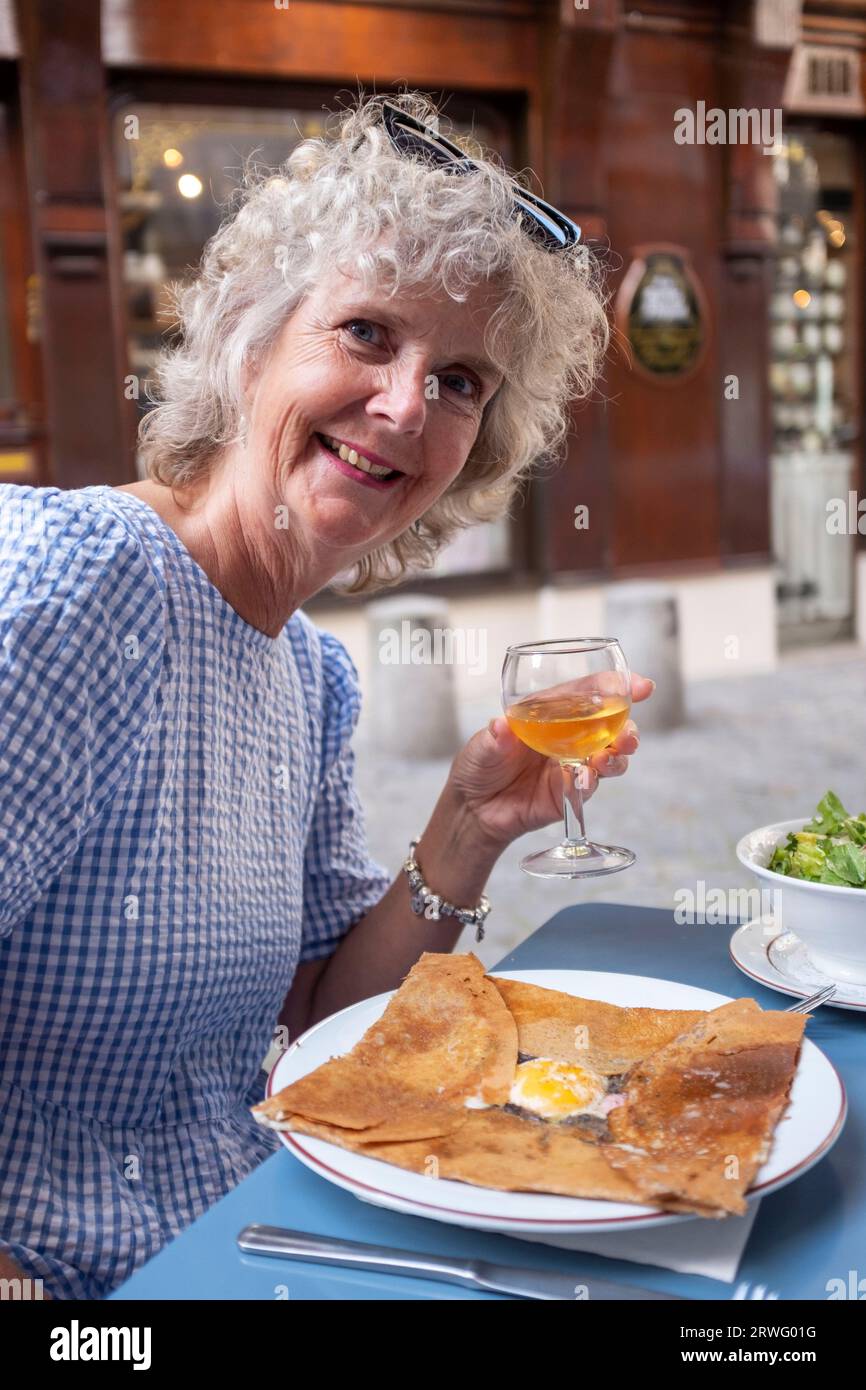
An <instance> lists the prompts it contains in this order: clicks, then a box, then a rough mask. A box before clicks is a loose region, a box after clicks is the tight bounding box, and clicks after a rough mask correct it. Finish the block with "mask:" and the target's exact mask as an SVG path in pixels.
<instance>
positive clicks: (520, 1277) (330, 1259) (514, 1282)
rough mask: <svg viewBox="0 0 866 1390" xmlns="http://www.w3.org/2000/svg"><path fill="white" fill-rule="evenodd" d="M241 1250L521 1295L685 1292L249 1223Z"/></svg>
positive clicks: (625, 1296) (608, 1296)
mask: <svg viewBox="0 0 866 1390" xmlns="http://www.w3.org/2000/svg"><path fill="white" fill-rule="evenodd" d="M238 1245H239V1246H240V1248H241V1250H245V1251H247V1252H248V1253H249V1254H253V1255H279V1256H281V1257H282V1258H284V1259H289V1260H308V1261H311V1262H312V1263H314V1264H329V1265H341V1266H343V1267H344V1268H348V1269H368V1270H373V1271H376V1272H377V1273H386V1274H403V1275H406V1276H407V1277H408V1278H410V1279H435V1280H439V1281H441V1282H442V1283H446V1284H461V1285H463V1287H464V1288H470V1289H488V1290H492V1291H494V1292H496V1293H507V1294H513V1295H516V1296H517V1297H518V1298H545V1299H569V1300H570V1301H574V1300H578V1301H582V1300H583V1299H587V1300H588V1301H590V1302H592V1301H593V1300H595V1301H596V1302H598V1301H600V1300H606V1301H612V1300H623V1301H633V1300H637V1299H677V1300H679V1301H684V1300H681V1299H680V1295H679V1294H674V1293H661V1292H659V1291H658V1290H657V1289H641V1288H638V1287H636V1286H635V1285H632V1284H611V1283H609V1282H608V1281H607V1280H606V1279H581V1278H580V1277H579V1276H578V1275H575V1274H560V1273H554V1272H552V1271H550V1270H544V1269H526V1268H522V1267H521V1266H519V1265H502V1264H494V1263H492V1262H491V1261H489V1260H460V1259H455V1258H453V1257H450V1256H442V1255H425V1254H421V1253H418V1252H417V1251H414V1250H395V1249H392V1248H391V1247H390V1246H387V1245H367V1244H365V1243H364V1242H362V1241H359V1240H338V1239H336V1238H335V1237H333V1236H313V1235H310V1234H309V1233H308V1232H306V1231H287V1230H284V1229H283V1228H282V1227H280V1226H259V1225H253V1226H245V1227H244V1229H243V1230H242V1231H241V1233H240V1235H239V1236H238Z"/></svg>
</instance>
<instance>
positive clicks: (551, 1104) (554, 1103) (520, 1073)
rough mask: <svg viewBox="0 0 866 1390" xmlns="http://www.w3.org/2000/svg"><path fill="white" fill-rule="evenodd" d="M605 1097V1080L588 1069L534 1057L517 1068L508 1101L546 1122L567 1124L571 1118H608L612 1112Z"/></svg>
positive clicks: (574, 1064) (549, 1058)
mask: <svg viewBox="0 0 866 1390" xmlns="http://www.w3.org/2000/svg"><path fill="white" fill-rule="evenodd" d="M606 1096H607V1082H606V1080H605V1078H604V1077H603V1076H599V1075H598V1073H597V1072H594V1071H590V1070H589V1068H588V1067H579V1066H577V1065H576V1063H573V1062H561V1061H560V1062H557V1061H555V1060H554V1059H553V1058H551V1057H531V1058H530V1060H529V1061H528V1062H521V1063H520V1064H519V1065H518V1067H517V1070H516V1072H515V1074H514V1081H513V1083H512V1086H511V1095H510V1096H509V1100H510V1103H511V1104H512V1105H519V1106H520V1107H521V1109H522V1110H530V1111H531V1112H532V1113H533V1114H534V1115H540V1116H541V1117H542V1118H543V1119H545V1120H567V1119H570V1118H571V1116H572V1115H593V1114H595V1115H603V1114H605V1113H606V1111H607V1109H609V1108H610V1107H609V1105H603V1102H604V1101H605V1099H606Z"/></svg>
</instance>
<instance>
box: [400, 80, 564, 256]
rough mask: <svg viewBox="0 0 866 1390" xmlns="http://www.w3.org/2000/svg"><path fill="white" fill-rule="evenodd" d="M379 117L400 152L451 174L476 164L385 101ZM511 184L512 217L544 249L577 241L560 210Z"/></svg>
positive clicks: (453, 145)
mask: <svg viewBox="0 0 866 1390" xmlns="http://www.w3.org/2000/svg"><path fill="white" fill-rule="evenodd" d="M382 119H383V121H384V125H385V129H386V130H387V132H388V134H389V136H390V137H391V143H392V144H393V145H394V148H395V149H397V150H399V152H400V153H401V154H406V155H410V156H418V157H420V158H422V159H427V160H428V161H429V162H430V163H432V164H437V165H444V164H447V165H448V166H449V168H450V169H451V170H452V171H453V172H454V173H455V174H469V173H471V172H472V171H473V170H475V169H477V168H478V167H479V166H478V164H476V162H475V161H474V160H472V159H470V158H469V156H468V155H467V154H466V153H465V151H463V150H461V149H460V147H459V146H458V145H455V144H453V143H452V142H451V141H450V140H446V139H445V137H444V135H439V134H437V132H436V131H435V130H431V128H430V126H427V125H424V122H423V121H419V120H418V118H417V117H416V116H412V115H410V114H409V112H408V111H403V110H401V108H400V107H399V106H392V105H391V103H390V102H389V101H386V102H383V103H382ZM513 187H514V194H513V197H514V214H515V216H516V217H519V218H520V219H521V221H522V222H523V225H524V228H525V230H526V231H527V232H528V233H529V235H530V236H531V237H533V238H534V240H535V241H537V242H538V243H539V244H540V245H541V246H543V247H544V248H545V250H546V251H562V250H564V249H565V248H566V247H567V246H574V244H575V243H576V242H578V241H579V240H580V228H579V227H578V225H577V223H576V222H572V220H571V218H570V217H566V215H565V213H564V212H560V211H559V209H558V208H555V207H552V206H551V204H550V203H545V202H544V201H543V200H542V199H541V198H536V196H535V194H534V193H529V192H527V190H526V189H525V188H521V187H520V186H519V185H518V184H516V183H515V184H514V185H513Z"/></svg>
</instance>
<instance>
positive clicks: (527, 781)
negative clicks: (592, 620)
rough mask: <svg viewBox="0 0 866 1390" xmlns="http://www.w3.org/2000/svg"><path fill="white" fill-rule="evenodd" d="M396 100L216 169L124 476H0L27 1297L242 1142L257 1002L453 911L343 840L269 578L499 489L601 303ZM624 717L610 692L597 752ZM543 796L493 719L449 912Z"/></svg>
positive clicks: (522, 202) (303, 679) (308, 568)
mask: <svg viewBox="0 0 866 1390" xmlns="http://www.w3.org/2000/svg"><path fill="white" fill-rule="evenodd" d="M397 106H398V108H399V109H402V110H403V111H404V112H405V113H406V114H407V117H409V119H407V120H406V122H405V128H404V127H403V126H401V125H400V122H399V121H398V122H396V123H395V120H394V113H393V111H392V112H390V113H389V112H388V109H387V107H386V106H385V105H384V104H383V102H382V101H381V99H373V100H370V101H366V102H360V103H359V104H358V106H357V108H356V109H353V110H351V111H349V112H346V113H344V114H343V115H342V116H341V118H340V119H339V121H338V122H337V124H336V129H335V131H334V133H333V136H332V137H331V138H327V139H317V140H308V141H306V142H304V143H303V144H301V145H300V146H299V147H298V148H297V149H296V150H295V151H294V153H293V154H292V155H291V157H290V158H289V159H288V161H287V163H286V164H285V166H284V167H283V169H282V170H281V171H280V174H279V176H277V177H267V176H265V175H256V174H253V175H249V176H248V186H247V188H246V196H245V198H244V199H243V203H242V206H241V208H240V210H239V211H237V213H236V214H235V215H234V216H233V217H232V218H230V219H229V220H228V221H227V222H226V223H225V224H224V225H223V226H222V228H221V229H220V231H219V232H218V233H217V235H216V236H215V237H214V238H213V239H212V240H211V241H210V242H209V243H208V245H207V247H206V249H205V252H204V256H203V260H202V264H201V268H200V273H199V274H198V276H197V278H196V279H195V281H194V282H193V283H191V284H190V285H188V286H187V287H186V288H184V289H182V290H181V291H180V292H179V296H178V312H179V320H180V325H181V328H182V341H181V343H180V345H179V346H177V347H175V348H174V350H171V351H169V352H167V354H166V355H165V358H164V360H163V362H162V365H161V368H160V374H159V386H160V392H159V395H160V403H159V404H158V405H157V407H156V408H155V409H154V410H153V411H152V412H151V413H150V414H149V415H148V416H147V418H146V419H145V420H144V422H143V424H142V429H141V436H142V438H141V445H142V451H143V456H144V458H145V460H146V462H147V466H148V475H149V476H148V479H147V480H146V481H143V482H139V483H134V484H131V485H129V486H126V487H117V488H115V487H108V486H95V487H84V488H80V489H75V490H72V491H61V490H59V489H56V488H41V489H40V488H28V487H13V486H10V485H7V486H4V487H2V488H0V493H2V517H3V524H2V528H0V529H2V541H0V557H2V563H0V633H2V648H0V689H2V695H3V706H4V717H3V721H2V728H0V767H2V787H0V837H2V845H0V847H2V862H0V961H2V968H0V992H2V1009H0V1026H2V1031H3V1045H2V1060H0V1089H2V1139H0V1149H2V1154H3V1163H2V1171H0V1238H2V1241H0V1249H2V1251H3V1257H2V1258H3V1261H4V1266H3V1267H4V1270H5V1272H6V1273H7V1274H8V1273H9V1271H15V1270H17V1271H18V1272H19V1273H23V1274H24V1275H26V1276H29V1277H30V1278H41V1279H42V1280H43V1283H44V1288H45V1291H46V1292H47V1293H48V1294H49V1295H51V1296H53V1297H59V1298H64V1297H84V1298H97V1297H100V1296H102V1295H104V1294H106V1293H107V1292H108V1291H109V1290H110V1289H112V1288H114V1287H115V1286H116V1285H118V1284H120V1283H121V1282H122V1281H123V1280H125V1279H127V1278H128V1277H129V1275H130V1274H131V1273H132V1272H133V1270H134V1269H135V1268H136V1267H137V1266H138V1265H140V1264H141V1263H142V1262H143V1261H145V1260H147V1259H149V1258H150V1257H151V1256H152V1255H154V1254H155V1253H156V1252H157V1251H158V1250H159V1249H160V1247H161V1246H162V1245H164V1244H165V1243H166V1241H168V1240H170V1239H171V1238H172V1236H174V1235H175V1234H177V1232H179V1231H180V1230H182V1229H183V1227H185V1226H186V1225H187V1224H188V1223H189V1222H191V1221H192V1220H193V1219H194V1218H195V1217H197V1216H199V1215H201V1213H202V1212H204V1211H205V1210H206V1209H207V1208H208V1207H209V1206H210V1205H211V1204H212V1203H213V1202H215V1201H216V1200H217V1199H218V1198H219V1197H221V1196H222V1195H223V1194H224V1193H226V1192H227V1191H228V1190H229V1189H230V1188H231V1187H233V1186H234V1185H235V1184H236V1183H237V1182H239V1181H240V1179H242V1178H243V1177H244V1176H245V1175H246V1174H247V1173H249V1172H250V1170H251V1169H252V1168H254V1167H255V1166H256V1165H257V1164H258V1163H260V1162H261V1161H262V1159H263V1158H265V1157H266V1156H267V1155H268V1154H269V1153H271V1152H272V1151H273V1150H274V1149H275V1148H276V1147H278V1143H279V1141H278V1139H277V1136H276V1135H275V1134H272V1133H270V1132H269V1131H267V1130H264V1129H262V1128H261V1127H260V1126H258V1125H257V1124H256V1123H255V1121H254V1120H253V1118H252V1117H251V1115H250V1106H251V1105H252V1104H254V1103H255V1102H256V1101H258V1100H260V1099H261V1098H262V1095H263V1079H264V1078H263V1072H262V1059H263V1057H264V1055H265V1053H266V1052H267V1050H268V1046H269V1043H270V1042H271V1040H272V1037H273V1033H274V1028H275V1025H276V1024H277V1022H278V1019H279V1020H281V1021H282V1022H283V1023H285V1024H286V1025H287V1026H288V1029H289V1032H290V1035H291V1036H294V1035H297V1034H298V1033H299V1032H300V1031H302V1030H303V1029H305V1028H307V1027H308V1026H309V1025H310V1024H312V1023H315V1022H316V1021H317V1020H319V1019H321V1018H324V1017H325V1016H327V1015H328V1014H331V1013H333V1012H334V1011H335V1010H337V1009H341V1008H343V1007H344V1006H346V1005H348V1004H351V1003H353V1002H354V1001H356V1000H359V999H363V998H365V997H368V996H370V995H372V994H376V993H379V992H380V991H383V990H389V989H393V988H396V987H397V986H398V985H399V984H400V982H401V981H402V979H403V978H404V976H405V975H406V973H407V971H408V970H409V969H410V967H411V966H412V965H413V964H414V962H415V961H416V960H417V959H418V957H419V956H420V955H421V953H422V952H424V951H451V950H452V949H453V948H454V946H455V944H456V942H457V939H458V937H459V935H460V931H461V929H462V923H461V922H460V921H459V920H457V919H455V918H454V917H443V918H442V919H441V920H438V921H436V920H428V919H427V918H425V917H423V916H418V915H416V914H415V911H413V908H412V906H411V903H410V892H409V886H408V883H407V878H406V876H405V875H403V874H402V873H401V874H399V875H398V877H397V878H396V879H395V880H394V882H390V876H389V875H388V874H386V873H385V871H384V870H383V869H382V868H380V867H379V866H378V865H377V864H376V863H374V862H371V860H370V856H369V853H368V850H367V847H366V843H365V835H364V827H363V818H362V812H361V808H360V805H359V803H358V799H357V796H356V793H355V790H354V787H353V780H352V777H353V758H352V748H351V739H352V733H353V729H354V727H355V724H356V720H357V717H358V710H359V694H358V685H357V676H356V672H355V669H354V667H353V665H352V662H351V661H350V659H349V657H348V655H347V653H346V651H345V649H344V648H343V647H342V646H341V645H340V643H339V642H337V641H336V640H335V639H334V638H333V637H331V636H329V635H328V634H327V633H325V632H320V631H319V630H318V629H317V628H316V627H314V626H313V624H312V623H311V622H310V620H309V619H308V618H307V617H306V616H305V615H304V613H303V612H302V605H303V604H304V602H305V600H307V599H308V598H309V597H310V595H312V594H315V593H317V592H318V591H319V590H321V589H322V588H323V587H324V586H326V585H328V584H331V583H332V581H334V580H335V578H337V577H338V576H339V577H340V583H341V584H342V587H343V588H344V589H345V590H346V591H347V592H352V593H369V592H372V591H373V590H374V589H376V588H382V587H383V586H385V585H387V584H392V583H394V582H395V581H397V580H399V579H401V578H402V577H403V576H404V575H405V574H407V573H408V572H409V571H410V570H411V569H417V568H419V567H420V568H423V567H424V566H425V565H429V564H430V562H431V561H432V559H433V557H434V556H435V554H436V553H437V551H438V550H439V548H440V547H441V546H442V545H443V544H444V543H445V542H446V541H448V540H449V539H450V538H451V537H453V536H454V535H455V534H456V533H457V531H458V530H459V529H460V528H462V527H466V526H469V525H472V524H473V523H476V522H478V521H480V520H484V519H490V518H495V517H499V516H502V515H503V514H504V513H505V512H506V510H507V508H508V505H509V501H510V499H512V497H513V496H514V493H515V489H516V487H517V486H518V484H519V481H520V479H521V478H522V477H523V476H524V475H525V474H526V471H527V469H528V468H529V466H530V464H531V463H532V461H533V460H534V459H536V458H537V457H539V456H540V455H542V454H545V453H547V454H549V453H550V451H551V450H552V449H553V448H554V447H555V446H557V445H558V444H559V443H560V442H561V440H562V438H563V437H564V433H565V430H566V426H567V418H568V416H567V409H568V401H569V398H570V397H571V396H572V395H574V394H581V393H585V392H586V391H587V390H588V389H589V386H590V384H591V382H592V380H593V376H594V372H595V370H596V368H597V365H598V362H599V360H600V358H601V356H602V354H603V352H604V348H605V343H606V321H605V317H604V310H603V304H602V301H601V298H600V296H599V293H598V291H597V289H596V288H595V274H596V272H595V271H593V269H592V267H591V265H590V263H589V262H588V261H587V260H586V259H585V258H584V257H582V256H580V255H579V254H578V250H577V248H575V247H574V246H573V245H569V244H567V243H568V238H567V237H566V236H564V235H562V240H563V243H564V244H563V245H562V246H561V247H559V246H557V236H559V235H561V228H562V227H563V226H566V225H567V220H566V219H560V221H559V222H557V215H556V214H553V218H552V220H550V218H549V215H548V214H545V213H544V212H543V210H542V211H541V212H540V213H539V216H538V217H537V218H535V217H534V215H533V213H532V211H531V207H532V203H531V199H522V195H521V193H520V190H519V189H518V187H517V185H516V184H515V183H514V182H513V180H512V178H511V177H510V176H509V174H508V173H507V171H506V170H504V169H503V168H502V167H501V166H500V165H499V164H498V163H497V162H496V161H495V160H494V159H490V158H486V157H484V158H481V159H480V160H478V161H477V162H475V163H473V164H472V165H470V164H468V163H465V162H464V163H462V164H461V163H460V162H459V161H457V162H452V163H451V164H448V163H443V162H441V159H440V160H439V162H437V160H436V159H435V158H432V159H431V158H427V157H424V151H423V140H424V137H421V140H420V142H417V143H416V144H413V143H412V142H411V141H410V140H408V139H405V140H404V139H403V138H401V131H403V132H404V133H405V131H408V130H411V129H412V128H413V121H412V120H411V117H412V116H413V115H414V117H415V118H416V120H417V119H421V120H426V121H428V122H433V123H436V122H437V121H438V114H437V112H436V109H435V107H433V105H432V104H431V103H430V102H428V101H427V100H426V98H423V97H419V96H414V95H412V94H404V95H402V96H401V97H399V98H398V99H397ZM383 117H387V120H388V123H387V124H386V123H385V120H384V119H383ZM434 148H438V146H436V147H434ZM446 157H447V156H446ZM527 209H530V210H529V211H528V210H527ZM550 212H552V210H549V213H550ZM545 220H548V221H549V226H548V227H547V230H546V231H545V225H544V224H545ZM551 228H552V230H551ZM558 228H559V230H557V229H558ZM651 686H652V683H651V682H650V681H648V680H645V679H643V678H641V677H636V678H635V681H634V690H633V695H634V698H635V699H642V698H644V696H645V695H647V694H649V693H650V690H651ZM636 747H637V737H636V731H635V728H634V725H633V724H630V725H628V726H627V727H626V729H625V730H624V731H623V733H622V734H621V735H620V737H619V738H618V740H617V743H616V745H614V746H613V748H612V749H610V750H608V751H607V752H606V753H605V754H604V755H601V756H600V757H599V758H597V759H596V777H597V775H611V774H616V773H619V772H621V771H623V770H624V768H625V766H626V755H627V754H629V753H631V752H633V751H634V749H635V748H636ZM596 777H594V778H593V782H592V785H593V786H594V785H596ZM561 796H562V794H561V781H560V775H559V770H558V766H557V764H556V763H555V762H551V761H548V760H546V759H545V758H543V757H541V756H540V755H538V754H536V753H533V752H531V751H530V750H528V749H527V748H525V747H524V746H523V745H522V744H520V743H519V742H518V741H517V740H516V738H515V737H514V736H513V735H512V734H511V732H510V730H509V728H508V726H507V724H506V723H505V721H504V719H502V718H497V719H493V720H492V721H491V723H490V725H489V727H488V728H486V729H483V730H481V731H480V732H478V733H476V734H475V736H474V737H473V738H472V739H471V740H470V742H469V743H468V744H467V745H466V747H465V748H464V749H463V750H462V751H461V752H460V753H459V755H458V756H457V757H456V759H455V760H454V763H453V765H452V767H451V770H450V773H449V776H448V779H447V781H446V783H445V786H444V788H443V790H442V793H441V796H440V798H439V800H438V802H437V804H436V806H435V808H434V809H433V812H432V815H431V817H430V820H429V822H428V824H427V826H426V829H424V832H423V834H422V836H421V838H420V842H419V845H418V849H417V861H418V864H419V866H420V869H421V871H422V873H423V876H424V879H425V880H426V882H427V884H428V885H430V887H431V888H432V889H433V890H434V891H435V892H436V893H438V894H440V895H441V896H442V897H443V898H445V899H447V900H448V901H449V902H450V903H452V904H455V905H457V906H461V907H465V908H471V907H473V906H474V905H475V904H477V903H478V900H479V897H480V895H481V893H482V890H483V888H484V886H485V882H486V879H487V877H488V875H489V873H490V871H491V868H492V866H493V865H494V863H495V861H496V859H497V857H498V856H499V855H500V854H501V853H502V851H503V850H504V849H505V847H506V846H507V845H509V844H510V843H511V841H513V840H514V839H515V838H516V837H517V836H520V835H523V834H524V833H526V832H527V831H530V830H533V829H535V828H538V827H541V826H543V825H547V824H549V823H551V822H553V821H555V820H556V819H558V817H559V815H560V812H561Z"/></svg>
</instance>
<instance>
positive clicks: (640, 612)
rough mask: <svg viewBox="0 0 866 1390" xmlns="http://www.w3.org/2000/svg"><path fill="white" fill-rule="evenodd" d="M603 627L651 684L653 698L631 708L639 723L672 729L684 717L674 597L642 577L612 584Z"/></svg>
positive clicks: (660, 585) (670, 590)
mask: <svg viewBox="0 0 866 1390" xmlns="http://www.w3.org/2000/svg"><path fill="white" fill-rule="evenodd" d="M605 623H606V631H605V635H606V636H608V637H616V638H617V640H618V642H619V644H620V646H621V647H622V649H623V651H624V652H625V657H626V661H627V662H628V664H629V669H630V670H632V671H638V672H639V673H640V674H641V675H642V676H649V677H650V678H651V679H652V680H654V681H655V683H656V688H655V690H654V691H653V694H652V697H651V698H650V699H649V700H646V701H642V702H641V703H640V704H639V705H636V706H635V708H634V709H633V710H632V717H633V718H634V720H635V723H636V724H637V726H638V728H639V729H640V730H641V731H643V730H644V729H674V728H676V727H677V725H678V724H682V722H683V719H684V717H685V716H684V708H683V706H684V701H683V677H682V667H681V662H680V634H679V615H678V611H677V596H676V593H675V592H674V590H673V589H671V588H669V587H668V585H666V584H662V583H658V582H655V581H650V580H647V581H645V582H637V583H633V584H612V585H611V586H610V588H609V589H608V590H607V593H606V616H605Z"/></svg>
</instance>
